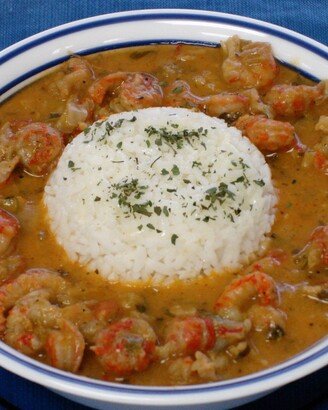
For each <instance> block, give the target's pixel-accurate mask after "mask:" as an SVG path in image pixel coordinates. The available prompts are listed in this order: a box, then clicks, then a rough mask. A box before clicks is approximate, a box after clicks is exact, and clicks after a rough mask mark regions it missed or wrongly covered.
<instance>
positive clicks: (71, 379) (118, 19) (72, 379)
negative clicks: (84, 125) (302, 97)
mask: <svg viewBox="0 0 328 410" xmlns="http://www.w3.org/2000/svg"><path fill="white" fill-rule="evenodd" d="M141 13H142V12H141ZM161 19H171V20H172V19H184V20H197V21H205V22H215V23H227V24H229V25H232V26H239V27H240V26H242V27H246V28H251V29H255V30H257V31H261V32H264V33H267V34H272V35H274V36H275V37H279V38H282V39H284V40H288V41H289V42H291V43H294V44H296V45H299V46H301V47H303V48H305V49H307V50H309V51H311V52H312V53H314V54H316V55H318V56H320V57H323V58H325V59H327V60H328V52H327V51H325V50H322V49H321V48H320V47H317V46H316V45H313V44H311V43H310V42H307V41H306V40H303V39H300V38H298V37H295V36H293V34H292V33H284V32H280V31H279V29H278V28H273V27H266V26H262V25H261V24H260V23H257V22H255V21H254V22H253V21H242V20H241V21H237V20H235V19H234V18H232V17H229V16H222V15H219V14H218V15H199V14H196V12H195V14H192V13H191V14H186V13H183V12H181V13H179V12H172V13H169V12H167V13H158V12H154V13H151V14H146V15H143V14H137V13H135V14H133V15H130V16H113V17H108V18H104V19H102V20H100V21H84V22H81V23H80V24H77V25H75V26H73V27H66V28H60V27H59V28H58V30H56V31H54V32H52V33H47V32H45V34H44V35H43V36H41V37H39V38H36V39H34V40H31V41H30V42H29V43H27V44H23V45H20V46H18V47H16V48H14V49H13V50H10V51H8V52H6V50H4V51H3V52H2V53H0V64H3V63H5V62H6V61H9V60H11V59H12V58H14V57H16V56H18V55H20V54H22V53H24V52H26V51H28V50H30V49H32V48H34V47H37V46H38V45H40V44H43V43H46V42H47V41H50V40H53V39H56V38H59V37H63V36H65V35H67V34H70V33H75V32H79V31H83V30H88V29H90V28H93V27H100V26H106V25H109V24H118V23H124V22H130V21H141V20H161ZM176 42H184V43H189V44H204V45H207V46H213V45H214V44H213V43H203V42H201V43H196V42H190V41H186V40H183V39H182V40H179V41H174V42H172V41H171V40H170V41H166V40H160V41H159V40H156V41H153V42H152V41H150V40H148V41H147V42H144V41H136V42H129V43H119V44H116V45H115V46H112V47H97V48H93V49H88V50H84V51H83V52H81V53H79V54H90V53H95V52H98V51H103V50H108V49H110V48H119V47H120V48H122V47H130V46H136V45H144V44H150V43H156V44H158V43H166V44H167V43H171V44H172V43H176ZM1 54H2V55H1ZM66 59H67V57H63V58H60V59H56V60H53V61H52V62H50V63H47V64H44V65H42V66H39V67H37V68H35V69H34V70H31V71H29V72H28V73H25V74H24V75H22V76H20V77H18V78H17V79H15V80H13V81H11V82H10V83H9V84H7V85H6V86H5V87H3V88H2V89H1V90H0V93H4V92H5V91H8V90H9V89H10V88H12V87H14V86H15V85H17V84H19V83H20V82H22V81H24V80H26V79H28V78H29V77H31V76H33V75H35V74H37V73H39V72H41V71H43V70H45V69H47V68H50V67H53V66H54V65H56V64H59V63H61V62H63V61H64V60H66ZM293 68H294V69H296V70H297V71H299V72H301V73H302V74H305V75H306V76H307V77H310V78H313V76H311V75H310V74H309V73H305V72H303V71H300V70H299V69H297V68H295V67H293ZM314 79H315V78H314ZM0 355H2V356H5V357H7V358H8V359H10V360H12V361H15V362H16V363H19V364H21V365H23V366H24V367H26V368H29V369H31V370H33V371H37V372H38V373H40V374H44V375H46V376H48V377H51V378H54V379H57V380H61V381H64V382H67V383H71V384H75V385H78V386H85V387H91V388H94V389H98V390H101V391H113V392H120V393H121V392H124V393H131V394H138V395H139V394H140V395H145V394H146V395H177V394H186V393H196V392H202V393H203V392H210V391H220V390H227V389H233V388H236V387H239V386H247V385H249V384H254V383H256V382H259V381H264V380H267V379H271V378H273V377H277V376H280V375H283V374H285V373H287V372H289V371H290V370H293V369H295V368H298V367H301V366H305V365H306V364H308V363H310V362H312V361H313V360H316V359H318V358H320V357H323V356H324V355H328V346H326V347H324V348H322V349H320V350H319V351H318V352H316V353H314V354H312V355H310V356H309V357H307V358H304V359H302V360H300V361H298V362H297V363H293V364H289V365H288V364H287V363H288V361H287V362H286V366H285V367H284V368H283V369H277V370H274V368H273V369H272V371H270V373H268V374H259V375H256V373H255V374H254V375H252V376H250V377H248V378H247V380H238V379H237V380H235V381H231V382H227V383H225V384H221V385H220V384H219V383H211V384H206V385H198V386H189V387H181V388H180V387H178V388H174V389H170V388H156V387H149V388H145V387H137V386H136V387H127V386H122V385H116V384H112V383H106V384H104V383H101V382H97V381H93V380H90V381H89V380H84V379H80V378H78V376H71V375H70V374H68V373H67V374H64V373H61V372H58V371H57V370H56V369H53V368H51V367H49V370H48V369H47V366H41V365H40V364H39V363H38V362H36V361H35V364H34V363H30V362H29V361H27V360H24V359H23V358H21V357H18V356H17V355H16V354H15V353H11V352H8V351H7V350H5V349H3V348H2V347H1V344H0Z"/></svg>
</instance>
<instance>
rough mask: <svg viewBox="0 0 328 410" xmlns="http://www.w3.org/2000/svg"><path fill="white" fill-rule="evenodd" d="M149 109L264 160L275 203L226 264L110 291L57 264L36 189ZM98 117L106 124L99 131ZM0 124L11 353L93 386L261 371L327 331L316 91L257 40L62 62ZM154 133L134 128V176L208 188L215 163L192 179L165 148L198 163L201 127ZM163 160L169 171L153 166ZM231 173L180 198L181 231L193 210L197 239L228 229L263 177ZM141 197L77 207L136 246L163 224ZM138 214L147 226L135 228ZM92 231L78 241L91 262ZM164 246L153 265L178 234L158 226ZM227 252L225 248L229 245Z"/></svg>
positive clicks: (139, 185) (0, 320) (180, 381)
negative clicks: (235, 262)
mask: <svg viewBox="0 0 328 410" xmlns="http://www.w3.org/2000/svg"><path fill="white" fill-rule="evenodd" d="M152 107H158V108H160V107H171V108H172V109H174V108H178V109H179V108H184V109H185V110H183V112H186V109H187V110H189V112H190V113H198V112H200V113H204V114H206V115H207V116H209V117H211V121H217V122H218V123H219V122H220V124H223V125H222V126H224V127H225V128H226V129H227V130H229V129H231V130H233V132H234V133H237V134H238V136H236V138H237V137H238V138H240V139H241V140H244V141H246V139H247V141H246V142H247V144H251V145H252V146H255V147H256V150H257V151H259V154H258V155H260V156H261V158H263V159H265V161H264V160H263V161H264V165H265V166H268V167H269V171H270V172H271V175H272V181H273V184H274V191H275V194H274V195H276V196H275V198H276V200H275V201H273V202H272V203H271V205H272V206H273V207H274V218H273V219H274V221H273V219H272V223H273V224H272V223H271V225H272V226H271V225H270V226H269V230H267V231H266V232H265V240H264V241H260V245H259V249H257V250H256V252H253V251H252V254H251V255H250V256H249V257H248V258H247V261H246V262H245V261H244V263H243V266H240V267H239V268H238V269H232V270H229V269H228V270H227V269H226V270H224V271H219V272H217V271H213V272H211V273H209V272H206V270H205V268H204V269H200V271H199V274H198V275H196V277H193V278H190V277H186V278H182V279H179V278H175V280H173V281H171V282H169V281H166V282H164V283H157V282H156V281H155V282H152V281H151V280H146V281H142V280H141V281H140V280H139V281H136V282H133V281H130V282H126V281H122V280H120V279H119V277H115V280H110V279H108V278H107V279H106V278H104V277H103V276H102V275H101V272H100V271H99V269H96V268H94V269H92V266H93V265H92V263H89V264H88V263H82V262H81V260H76V259H75V260H74V261H73V260H72V258H71V257H70V255H69V252H68V253H66V252H65V251H64V248H65V246H63V243H61V244H60V243H59V242H60V241H58V238H56V230H54V229H53V225H52V226H50V224H49V217H48V213H47V206H46V203H47V201H46V200H45V196H44V195H45V194H44V192H47V189H48V188H47V187H48V185H47V184H49V181H50V180H51V178H53V175H54V173H55V172H57V167H58V166H59V164H60V162H61V161H62V159H61V158H63V156H64V155H66V152H67V149H68V147H70V146H73V145H72V144H74V141H75V138H79V139H80V140H83V138H84V140H83V141H82V142H83V143H85V145H86V146H87V143H88V142H90V141H89V140H88V138H89V137H90V138H93V136H95V135H97V134H92V132H91V134H90V130H91V131H92V130H94V129H96V128H97V127H98V128H99V129H100V128H101V127H103V128H105V131H104V132H105V134H104V136H103V137H100V140H101V141H104V143H107V144H109V145H110V144H111V143H112V140H114V135H116V134H114V133H115V132H117V131H118V130H119V129H120V128H121V127H122V129H123V126H124V127H127V129H132V128H131V127H132V126H134V125H133V124H134V122H135V121H136V120H137V118H136V117H137V115H135V113H139V112H140V113H141V112H143V109H152ZM171 108H170V109H171ZM121 112H124V115H123V114H122V115H123V116H124V118H123V117H122V119H120V117H119V114H120V113H121ZM153 112H157V111H153ZM167 112H169V111H167ZM177 112H179V110H177ZM131 113H132V114H131ZM112 114H116V116H114V117H110V118H116V120H115V121H109V120H107V119H108V117H109V116H111V115H112ZM117 115H118V116H117ZM217 119H221V120H224V122H225V123H223V121H220V120H217ZM106 121H107V122H106ZM122 124H123V125H122ZM0 126H1V130H0V144H1V145H0V149H1V151H0V153H1V164H0V183H1V188H0V258H1V259H0V280H1V284H0V332H1V339H2V340H3V341H4V342H5V343H7V344H8V345H10V346H12V347H13V348H14V349H17V350H18V351H20V352H22V353H24V354H26V355H28V356H31V357H33V358H35V359H36V360H39V361H41V362H43V363H47V364H50V365H52V366H54V367H56V368H59V369H63V370H66V371H69V372H74V373H76V374H80V375H84V376H89V377H94V378H98V379H102V380H107V381H116V382H118V383H132V384H137V385H184V384H194V383H203V382H211V381H219V380H225V379H228V378H234V377H238V376H242V375H245V374H248V373H251V372H255V371H258V370H261V369H265V368H268V367H270V366H273V365H274V364H277V363H280V362H282V361H284V360H286V359H288V358H290V357H291V356H293V355H295V354H297V353H299V352H300V351H302V350H303V349H305V348H307V347H309V346H310V345H312V344H313V343H315V342H317V341H318V340H319V339H321V338H323V337H325V336H326V335H327V331H328V304H327V303H328V281H327V274H328V270H327V269H328V225H327V214H328V201H327V194H328V180H327V178H328V177H327V175H328V146H327V144H328V99H327V84H326V83H325V82H324V81H321V82H318V83H316V82H313V81H311V80H309V79H307V78H304V77H302V76H301V75H300V74H299V73H297V72H296V71H293V70H291V69H289V68H286V67H284V66H282V65H280V64H278V62H277V61H276V60H275V58H274V56H273V54H272V50H271V47H270V45H269V44H267V43H259V42H249V41H243V40H240V39H239V38H238V37H236V36H235V37H232V38H229V39H228V40H227V41H225V42H224V43H222V44H221V47H204V46H194V45H184V44H178V45H149V46H143V47H136V48H125V49H119V50H114V51H108V52H103V53H98V54H94V55H90V56H87V57H79V56H72V57H70V58H69V59H68V61H67V62H65V63H63V64H62V65H60V66H59V67H58V68H57V69H56V70H55V71H53V72H51V73H50V74H47V75H46V76H44V77H42V78H41V79H39V80H38V81H36V82H34V83H33V84H31V85H29V86H27V87H26V88H24V89H22V90H21V91H19V92H18V93H17V94H15V95H13V96H12V97H11V98H9V99H7V100H6V101H5V102H3V103H2V105H1V106H0ZM167 127H169V128H167ZM167 127H162V128H156V127H154V126H153V127H147V128H146V129H145V130H144V131H145V132H146V134H147V138H145V139H144V141H142V143H143V144H144V151H145V152H146V151H147V149H151V148H152V144H155V145H156V149H158V150H159V151H160V150H162V151H160V155H158V157H154V158H153V160H152V162H151V164H150V165H149V169H152V170H156V169H159V171H160V175H161V177H163V178H164V177H165V178H166V180H165V181H168V182H169V183H171V185H172V186H171V188H168V189H166V191H165V195H172V197H173V196H174V195H175V197H178V196H179V194H181V192H180V193H179V192H177V191H178V190H177V188H176V186H175V185H174V183H175V181H177V180H178V178H180V182H181V183H183V184H185V186H186V187H188V189H189V188H190V189H193V188H192V186H191V185H193V184H194V185H195V187H196V188H195V187H194V188H195V189H196V190H197V189H198V190H201V189H202V187H203V185H202V184H200V183H199V184H197V183H196V182H195V181H193V180H192V179H191V178H189V177H188V178H187V177H186V176H185V174H183V173H184V172H187V171H188V170H187V171H186V170H185V167H187V168H188V166H189V168H190V170H191V169H194V170H197V172H198V173H199V175H200V177H199V178H201V177H205V176H207V175H211V178H212V177H213V172H214V171H213V169H215V166H214V165H211V164H210V165H208V164H207V165H208V166H207V168H206V170H205V168H204V167H203V168H202V166H203V165H202V163H201V161H199V160H198V161H197V158H198V157H197V158H196V159H195V160H194V161H193V162H192V163H190V164H189V165H188V161H187V157H186V161H185V162H186V164H187V165H185V166H182V165H180V163H178V159H177V158H178V153H177V151H179V149H181V148H182V147H184V148H186V147H187V148H188V147H191V148H190V149H192V148H193V147H195V144H197V143H200V144H201V145H202V147H201V146H200V147H199V148H198V151H199V150H203V151H202V155H203V156H205V157H206V156H207V154H206V153H205V152H206V149H207V146H206V144H205V142H206V141H205V139H206V138H208V136H209V134H210V133H209V131H208V130H207V129H206V128H204V127H198V128H197V129H195V130H193V131H190V129H189V130H188V131H187V130H183V129H180V128H179V125H178V124H176V123H175V122H174V121H172V122H169V121H168V122H167ZM213 129H215V126H213ZM236 129H237V130H239V131H237V130H236ZM106 133H107V134H106ZM237 134H236V135H237ZM241 134H242V135H243V136H244V138H241V136H240V135H241ZM231 135H233V134H231ZM234 135H235V134H234ZM111 136H112V139H111ZM101 138H102V139H101ZM100 140H98V142H99V141H100ZM204 141H205V142H204ZM125 142H126V141H125V140H117V141H116V143H115V147H114V148H115V152H117V155H118V160H117V161H112V162H113V167H114V165H115V166H116V165H117V164H119V163H120V162H122V161H123V160H121V159H120V155H123V153H124V149H126V147H125V145H126V144H125ZM131 144H133V141H131ZM155 145H154V146H155ZM90 146H91V145H90ZM65 147H66V148H65ZM255 147H254V149H255ZM188 149H189V148H188ZM165 150H166V151H165ZM90 152H91V151H90ZM147 152H148V151H147ZM166 152H170V153H171V156H172V158H173V162H172V163H171V164H170V165H167V166H164V165H163V162H161V161H163V160H164V159H163V157H164V154H165V153H166ZM222 153H224V150H222V151H221V154H222ZM225 153H226V152H225ZM210 154H211V155H212V157H213V152H211V153H208V155H210ZM90 155H91V154H90ZM227 155H229V153H228V154H227ZM92 158H93V157H92ZM92 158H91V159H92ZM174 158H176V161H175V160H174ZM174 161H175V162H174ZM204 161H205V159H204ZM215 161H216V159H215V158H214V159H213V164H214V162H215ZM231 163H232V164H231V169H230V168H229V169H228V168H227V172H230V171H231V172H232V171H233V170H234V167H236V168H238V170H239V171H240V173H239V174H238V175H237V177H236V178H235V179H234V180H233V181H232V182H230V183H227V182H222V181H223V180H220V178H219V177H218V178H217V181H216V184H214V185H213V186H211V187H208V186H207V187H206V189H205V188H203V191H204V192H203V197H202V199H201V200H200V204H198V203H197V204H196V200H195V201H194V200H193V202H192V203H191V204H189V202H188V198H187V197H186V198H184V199H185V200H186V213H185V214H184V215H183V217H184V218H185V219H184V221H186V220H187V218H192V217H194V216H195V215H198V214H199V215H202V217H201V218H200V217H199V218H198V219H199V224H203V225H200V226H203V227H204V228H203V229H205V226H206V229H208V227H211V226H214V225H211V224H214V223H215V220H216V217H217V215H216V212H220V211H221V210H222V209H224V218H226V221H228V222H229V223H230V224H231V226H233V224H234V223H237V221H238V220H239V219H238V218H239V217H240V214H241V213H242V212H244V210H243V201H241V202H240V203H238V206H237V205H236V206H235V205H234V206H232V205H231V206H230V205H229V204H232V203H233V202H234V203H235V202H236V201H235V198H236V196H237V191H236V190H237V187H239V186H243V187H244V188H245V189H252V190H253V191H254V192H260V191H259V190H261V189H264V188H265V187H264V186H265V185H266V184H267V183H268V182H267V181H265V180H264V179H262V178H255V177H254V178H253V179H252V178H251V177H250V176H249V175H250V174H249V172H250V170H249V169H248V168H250V165H248V163H247V162H244V160H243V159H242V158H239V159H238V160H237V161H235V160H233V161H231ZM234 163H235V164H234ZM237 163H238V164H237ZM159 164H160V165H159ZM82 166H83V164H82V165H81V163H79V162H78V161H76V162H74V161H73V160H68V162H67V164H66V167H67V176H64V177H63V178H62V182H60V183H61V184H63V186H67V185H65V184H69V183H70V175H73V174H74V175H78V172H80V170H81V167H82ZM95 166H97V169H96V168H95V171H94V172H97V171H100V170H101V168H102V164H101V163H97V162H96V160H95ZM138 166H139V168H140V166H141V165H140V163H139V161H138V159H136V167H137V168H138ZM137 168H136V169H137ZM139 168H138V169H139ZM115 169H116V168H115ZM117 172H118V173H119V171H117ZM154 172H155V171H154ZM75 173H76V174H75ZM138 175H139V174H138ZM187 175H188V174H187ZM65 178H66V179H65ZM149 178H151V176H149ZM154 178H155V177H154ZM175 178H176V179H175ZM102 182H103V181H102V180H100V181H99V185H101V183H102ZM74 186H75V185H74ZM149 186H150V182H149V183H147V181H146V183H145V182H141V181H140V178H139V179H138V178H137V177H135V178H132V179H130V180H128V179H126V178H125V179H124V178H122V180H121V181H119V182H117V181H116V182H115V184H114V183H113V184H112V185H110V184H109V188H108V192H107V195H108V196H107V197H106V198H107V199H106V198H105V197H104V196H101V195H99V196H94V197H92V202H94V203H95V205H94V206H95V207H96V206H97V203H98V202H99V203H100V202H101V201H103V202H104V201H106V200H107V201H110V200H111V201H116V202H115V203H116V211H117V212H118V213H119V212H121V214H122V215H121V216H120V217H122V218H123V217H125V218H127V221H128V218H130V219H129V221H130V220H132V221H134V220H137V221H139V219H140V221H141V222H140V223H138V224H137V225H138V226H137V230H138V231H140V237H144V238H145V237H146V236H147V234H148V233H149V232H152V235H158V237H161V235H162V236H165V235H164V234H163V232H162V230H161V225H160V221H162V220H163V221H164V220H165V218H167V220H169V218H170V217H171V213H173V206H172V209H171V208H170V206H168V205H165V203H163V202H160V201H161V199H159V200H158V202H156V203H154V201H152V200H151V199H149V197H148V196H147V195H148V194H147V192H148V191H147V190H148V189H149V188H148V187H149ZM45 187H46V190H45ZM75 187H76V186H75ZM186 189H187V188H186ZM256 190H257V191H256ZM253 191H252V192H253ZM76 192H77V194H76V195H78V190H77V191H76ZM197 192H198V191H197ZM163 195H164V194H163ZM165 198H166V197H165ZM170 198H171V197H170ZM179 198H180V197H179ZM190 198H192V196H190ZM202 201H203V202H202ZM229 201H230V202H229ZM45 202H46V203H45ZM82 202H83V199H82ZM86 202H87V200H86ZM103 202H102V203H103ZM227 204H228V205H229V206H230V208H229V209H230V211H229V212H228V211H227V208H224V207H225V206H226V207H227V206H228V205H227ZM189 205H190V207H189ZM82 206H83V204H81V207H82ZM99 206H100V205H99ZM183 206H184V205H183ZM254 206H255V205H254ZM188 207H189V208H188ZM192 207H194V208H195V210H193V208H192ZM250 208H252V206H250ZM81 209H82V208H81ZM84 209H86V208H84ZM95 209H98V208H95ZM99 209H100V208H99ZM75 211H76V212H79V210H77V209H74V212H75ZM248 211H251V209H248ZM187 212H189V213H188V214H187ZM201 212H202V214H201ZM245 212H246V211H245ZM84 214H85V215H87V213H86V212H84ZM79 215H80V214H79ZM81 215H82V214H81ZM148 217H149V218H151V217H155V218H157V219H156V221H158V224H156V223H153V222H152V223H150V222H148V223H147V218H148ZM133 218H135V219H133ZM161 218H162V219H161ZM82 219H83V218H82V216H81V220H82ZM150 220H151V219H149V221H150ZM127 223H128V222H127ZM255 224H257V223H255ZM258 224H260V221H258ZM255 228H256V227H255V226H253V229H254V230H255ZM99 229H100V226H99ZM200 229H201V228H200ZM92 230H94V228H92V229H91V228H90V229H89V231H88V230H86V231H85V235H84V236H85V239H86V240H88V241H90V249H91V250H92V252H91V253H93V254H94V252H96V251H94V250H93V246H94V244H93V243H92V241H93V238H94V232H92ZM236 232H237V231H236ZM222 235H225V233H224V232H223V233H222ZM235 235H238V232H237V233H235ZM136 238H137V235H136ZM72 240H73V239H72ZM136 240H137V239H136ZM166 240H167V246H166V252H167V254H168V255H169V253H170V252H171V251H172V249H178V248H177V247H179V246H181V244H182V243H183V241H184V240H185V238H183V237H182V235H181V234H180V235H179V233H178V232H177V231H172V232H170V234H169V235H168V236H167V238H166ZM235 242H236V245H235V246H239V245H238V236H236V240H235ZM204 246H205V245H204ZM206 246H207V245H206ZM229 246H230V247H231V245H229ZM233 246H234V245H232V247H231V248H233ZM65 249H66V248H65ZM66 250H67V249H66ZM191 252H192V250H191ZM105 256H106V255H105ZM191 256H194V255H191ZM120 257H121V263H122V264H124V263H126V260H128V259H129V255H128V254H124V252H121V254H120ZM147 257H149V255H148V254H147V255H145V256H144V257H143V258H144V259H146V258H147ZM143 258H142V259H143ZM204 258H205V259H206V252H205V257H204ZM108 263H110V261H108ZM94 266H96V265H94ZM147 266H148V265H147ZM152 266H156V265H155V264H154V265H152ZM148 267H149V266H148ZM139 269H140V270H141V271H142V270H143V269H142V268H140V266H139ZM152 269H153V270H154V272H153V276H154V277H155V276H156V268H154V267H153V268H152ZM214 270H215V269H214ZM109 278H110V276H109Z"/></svg>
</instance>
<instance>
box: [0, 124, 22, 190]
mask: <svg viewBox="0 0 328 410" xmlns="http://www.w3.org/2000/svg"><path fill="white" fill-rule="evenodd" d="M12 136H13V131H12V129H11V127H10V124H9V123H6V124H4V125H3V127H2V128H1V130H0V186H1V185H3V184H5V183H6V182H7V180H8V179H9V177H10V175H11V174H12V172H13V171H14V169H15V168H16V166H17V164H18V163H19V157H18V156H17V154H16V153H15V150H14V147H15V144H14V143H13V139H12Z"/></svg>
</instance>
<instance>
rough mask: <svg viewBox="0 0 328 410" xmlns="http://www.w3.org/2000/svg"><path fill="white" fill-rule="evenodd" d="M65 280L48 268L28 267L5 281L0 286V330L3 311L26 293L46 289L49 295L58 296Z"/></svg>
mask: <svg viewBox="0 0 328 410" xmlns="http://www.w3.org/2000/svg"><path fill="white" fill-rule="evenodd" d="M65 285H66V284H65V280H64V279H63V278H62V277H61V276H60V275H59V273H57V272H54V271H50V270H48V269H29V270H27V271H26V272H25V273H22V274H21V275H20V276H18V277H17V278H16V279H13V280H10V281H7V282H5V283H4V284H3V285H2V286H1V287H0V331H1V330H3V328H4V326H5V323H6V318H5V313H6V312H7V311H8V310H9V309H11V308H12V307H13V306H14V305H15V304H16V302H17V301H18V300H19V299H20V298H22V297H23V296H25V295H26V294H28V293H30V292H32V291H34V290H38V289H46V290H48V291H49V292H50V295H51V296H56V295H57V298H58V293H60V292H62V291H63V290H64V288H65Z"/></svg>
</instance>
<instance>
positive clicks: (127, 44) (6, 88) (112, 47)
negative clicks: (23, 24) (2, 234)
mask: <svg viewBox="0 0 328 410" xmlns="http://www.w3.org/2000/svg"><path fill="white" fill-rule="evenodd" d="M177 43H179V44H181V43H183V44H191V45H202V46H206V47H217V46H218V44H217V43H212V42H206V41H190V40H185V39H176V40H174V41H172V40H168V39H160V40H155V39H153V40H147V41H142V40H141V41H130V42H122V43H116V44H114V45H104V46H99V47H94V48H88V49H85V50H83V51H79V52H78V53H77V54H78V55H90V54H95V53H98V52H100V51H108V50H116V49H119V48H127V47H136V46H145V45H150V44H177ZM12 58H13V57H12ZM69 58H70V56H65V57H61V58H57V59H55V60H52V61H51V62H49V63H46V64H43V65H41V66H38V67H36V68H34V69H33V70H30V71H27V72H26V73H24V74H23V75H21V76H19V77H17V78H15V79H14V80H12V81H10V82H9V83H7V84H6V85H5V86H4V87H2V88H0V95H1V94H4V93H5V92H7V91H9V90H10V89H11V88H13V87H15V86H16V85H18V84H20V83H21V82H23V81H25V80H27V79H29V78H30V77H32V76H34V75H36V74H39V73H41V72H42V71H44V70H47V69H49V68H52V67H54V66H56V65H57V64H60V63H62V62H64V61H66V60H68V59H69ZM0 61H1V58H0ZM7 61H8V60H7ZM278 61H279V62H280V64H283V65H284V66H286V67H289V68H291V69H292V70H294V71H296V72H298V73H299V74H301V75H303V76H304V77H306V78H308V79H309V80H312V81H316V82H318V81H319V79H318V78H317V77H315V76H313V75H312V74H310V73H308V72H307V71H304V70H302V69H300V68H299V67H295V66H293V65H292V64H290V63H286V62H285V61H281V60H278ZM0 64H1V62H0Z"/></svg>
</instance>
